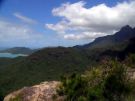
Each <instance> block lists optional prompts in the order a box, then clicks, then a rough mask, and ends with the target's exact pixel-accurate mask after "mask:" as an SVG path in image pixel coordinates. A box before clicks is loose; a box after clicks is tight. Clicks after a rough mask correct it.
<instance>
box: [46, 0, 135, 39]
mask: <svg viewBox="0 0 135 101" xmlns="http://www.w3.org/2000/svg"><path fill="white" fill-rule="evenodd" d="M85 4H86V2H84V1H80V2H77V3H73V4H70V3H65V4H62V5H61V6H60V7H58V8H54V9H53V10H52V14H53V15H54V16H58V17H60V18H61V21H59V22H58V23H56V24H46V27H47V28H49V29H51V30H53V31H56V32H57V33H64V34H62V35H63V38H65V39H72V40H76V39H79V40H81V39H83V40H84V39H90V40H92V39H95V38H96V37H99V36H104V35H107V34H113V32H115V31H118V30H119V29H120V28H121V27H122V26H125V25H131V26H135V20H134V18H135V1H132V0H131V1H129V2H122V3H117V4H116V5H115V6H114V7H109V6H107V5H106V4H99V5H96V6H93V7H91V8H86V7H85ZM71 32H72V33H71ZM86 33H87V34H86Z"/></svg>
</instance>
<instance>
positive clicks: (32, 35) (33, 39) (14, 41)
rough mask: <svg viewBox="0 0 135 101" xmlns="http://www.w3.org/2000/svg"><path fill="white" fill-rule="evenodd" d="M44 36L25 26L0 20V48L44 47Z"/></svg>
mask: <svg viewBox="0 0 135 101" xmlns="http://www.w3.org/2000/svg"><path fill="white" fill-rule="evenodd" d="M44 40H45V36H44V35H43V34H42V33H38V32H36V31H34V30H32V29H31V28H30V27H28V26H25V25H19V24H15V23H12V22H9V21H4V20H0V46H31V47H32V46H35V47H36V46H37V45H39V46H40V45H42V46H43V45H44V43H45V41H44Z"/></svg>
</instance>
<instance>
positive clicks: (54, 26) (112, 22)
mask: <svg viewBox="0 0 135 101" xmlns="http://www.w3.org/2000/svg"><path fill="white" fill-rule="evenodd" d="M134 18H135V0H0V47H30V48H41V47H48V46H51V47H52V46H65V47H68V46H74V45H82V44H85V43H89V42H92V41H93V40H94V39H95V38H97V37H101V36H105V35H110V34H114V33H115V32H117V31H118V30H120V28H121V27H123V26H125V25H130V26H132V27H135V19H134Z"/></svg>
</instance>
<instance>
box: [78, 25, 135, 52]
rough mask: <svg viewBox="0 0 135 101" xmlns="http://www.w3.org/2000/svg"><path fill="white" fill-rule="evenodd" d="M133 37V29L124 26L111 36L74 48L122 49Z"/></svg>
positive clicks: (134, 30) (134, 32)
mask: <svg viewBox="0 0 135 101" xmlns="http://www.w3.org/2000/svg"><path fill="white" fill-rule="evenodd" d="M133 37H135V28H132V27H130V26H129V25H126V26H124V27H122V28H121V29H120V31H118V32H116V33H114V34H113V35H107V36H103V37H98V38H96V39H95V40H94V41H93V42H91V43H88V44H86V45H82V46H76V47H77V48H84V49H90V50H91V49H109V48H112V47H113V48H120V49H121V48H122V47H125V45H126V44H127V41H128V40H129V39H131V38H133Z"/></svg>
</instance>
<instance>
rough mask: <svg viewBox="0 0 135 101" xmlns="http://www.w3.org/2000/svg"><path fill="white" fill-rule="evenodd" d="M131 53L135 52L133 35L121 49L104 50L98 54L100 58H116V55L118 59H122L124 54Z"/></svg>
mask: <svg viewBox="0 0 135 101" xmlns="http://www.w3.org/2000/svg"><path fill="white" fill-rule="evenodd" d="M132 53H135V37H134V38H131V39H130V40H129V43H128V45H127V47H126V48H125V49H123V50H121V51H116V50H106V51H104V52H103V53H102V54H101V55H100V58H103V57H111V58H116V57H117V58H118V59H120V60H124V59H125V58H126V56H128V55H129V54H132Z"/></svg>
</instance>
